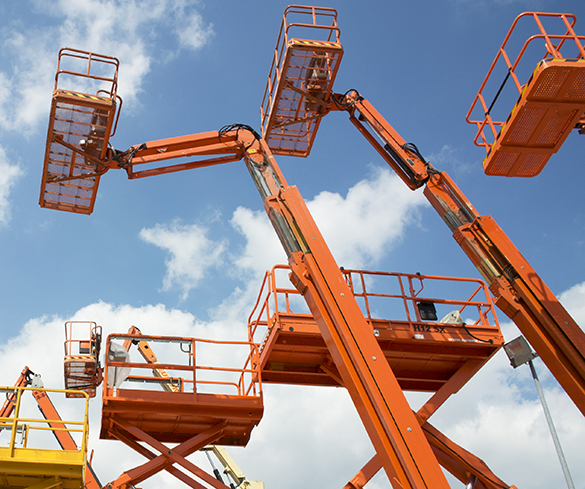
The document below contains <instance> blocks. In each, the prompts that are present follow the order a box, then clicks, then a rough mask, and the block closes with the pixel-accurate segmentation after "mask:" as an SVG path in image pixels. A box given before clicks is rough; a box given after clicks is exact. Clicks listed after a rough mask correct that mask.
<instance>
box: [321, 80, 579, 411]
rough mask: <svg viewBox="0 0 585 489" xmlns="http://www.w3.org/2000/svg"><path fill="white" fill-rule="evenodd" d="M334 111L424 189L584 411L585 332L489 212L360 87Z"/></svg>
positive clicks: (411, 182) (337, 97) (502, 303)
mask: <svg viewBox="0 0 585 489" xmlns="http://www.w3.org/2000/svg"><path fill="white" fill-rule="evenodd" d="M333 97H334V102H335V103H334V104H332V106H331V108H332V110H335V109H336V110H344V111H346V112H348V113H349V118H350V121H351V122H352V123H353V124H354V125H355V126H356V127H357V129H358V130H359V131H360V132H361V133H362V135H363V136H364V137H365V138H366V139H367V140H368V141H369V142H370V144H372V146H373V147H374V148H375V149H376V150H377V151H378V153H380V155H381V156H382V157H383V158H384V160H386V162H387V163H388V164H389V165H390V166H391V167H392V169H393V170H394V171H395V172H396V173H397V175H398V176H399V177H400V178H401V179H402V180H403V181H404V183H406V185H408V187H409V188H411V189H413V190H414V189H417V188H420V187H423V186H425V189H424V195H425V197H426V198H427V199H428V201H429V202H430V203H431V204H432V206H433V207H434V209H435V210H436V211H437V212H438V214H439V215H440V216H441V218H442V219H443V221H445V224H447V226H448V227H449V229H450V230H451V232H452V233H453V237H454V238H455V241H457V244H459V246H460V247H461V248H462V249H463V251H464V252H465V254H466V255H467V256H468V257H469V259H470V260H471V261H472V262H473V264H474V265H475V267H476V268H477V269H478V270H479V272H480V273H481V274H482V276H483V278H484V279H485V280H486V282H487V283H488V285H489V288H490V290H491V292H492V294H493V295H494V297H495V303H496V305H497V306H498V307H499V308H500V309H501V310H502V311H503V312H504V313H505V314H506V315H507V316H508V317H509V318H510V319H512V320H513V321H514V323H516V325H517V326H518V328H519V329H520V331H521V332H522V334H524V336H525V337H526V338H527V339H528V341H529V342H530V344H531V345H532V346H533V348H534V349H535V350H536V352H537V353H538V355H539V356H540V357H541V358H542V360H543V361H544V363H545V364H546V365H547V367H548V368H549V370H550V371H551V372H552V373H553V375H554V376H555V377H556V379H557V380H558V381H559V383H560V384H561V385H562V386H563V388H564V389H565V391H566V392H567V394H568V395H569V397H571V399H572V400H573V402H574V403H575V404H576V405H577V407H578V408H579V409H580V410H581V412H582V413H583V414H584V415H585V333H583V331H582V330H581V328H580V327H579V325H578V324H577V323H576V322H575V320H574V319H573V318H572V317H571V316H570V314H569V313H568V312H567V311H566V310H565V308H564V307H563V306H562V305H561V303H560V302H559V301H558V299H557V298H556V297H555V295H554V294H553V293H552V292H551V291H550V289H549V288H548V287H547V286H546V284H545V283H544V281H543V280H542V279H541V278H540V277H539V276H538V274H537V273H536V272H535V271H534V269H533V268H532V267H531V266H530V265H529V263H528V262H527V261H526V260H525V259H524V257H523V256H522V255H521V254H520V252H519V251H518V249H517V248H516V247H515V246H514V244H513V243H512V242H511V241H510V239H509V238H508V237H507V236H506V234H505V233H504V232H503V231H502V230H501V229H500V227H499V226H498V225H497V223H496V222H495V221H494V220H493V219H492V217H491V216H482V215H480V214H479V213H478V212H477V211H476V209H475V208H474V207H473V205H472V204H471V203H470V202H469V200H468V199H467V197H465V195H464V194H463V193H462V192H461V190H459V188H458V187H457V186H456V185H455V183H454V182H453V181H452V180H451V178H450V177H449V176H448V175H447V173H446V172H440V171H438V170H436V169H435V168H433V167H432V165H431V164H430V163H429V162H427V161H426V160H425V159H424V158H423V157H422V155H421V154H420V152H419V151H418V149H417V148H416V146H414V145H413V144H409V143H406V142H405V141H404V140H403V139H402V138H401V137H400V135H398V133H397V132H396V131H395V130H394V129H393V128H392V126H390V124H389V123H388V122H387V121H386V120H385V119H384V118H383V117H382V116H381V115H380V114H379V113H378V112H377V111H376V109H374V107H373V106H372V105H371V104H370V103H369V102H368V101H367V100H366V99H364V98H363V97H362V96H361V95H359V93H357V92H356V91H355V90H352V91H350V92H348V93H346V94H345V95H340V94H335V95H333Z"/></svg>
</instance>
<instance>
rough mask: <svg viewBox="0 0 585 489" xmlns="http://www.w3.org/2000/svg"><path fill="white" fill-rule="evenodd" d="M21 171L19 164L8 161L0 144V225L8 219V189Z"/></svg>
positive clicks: (12, 185) (4, 223) (9, 189)
mask: <svg viewBox="0 0 585 489" xmlns="http://www.w3.org/2000/svg"><path fill="white" fill-rule="evenodd" d="M22 173H23V171H22V169H21V168H20V166H18V165H14V164H11V163H10V162H9V161H8V158H7V157H6V153H5V151H4V149H3V148H2V146H0V226H3V225H6V224H8V222H9V221H10V214H11V212H10V200H9V196H10V191H11V190H12V187H14V185H15V183H16V181H17V180H18V178H19V177H20V176H22Z"/></svg>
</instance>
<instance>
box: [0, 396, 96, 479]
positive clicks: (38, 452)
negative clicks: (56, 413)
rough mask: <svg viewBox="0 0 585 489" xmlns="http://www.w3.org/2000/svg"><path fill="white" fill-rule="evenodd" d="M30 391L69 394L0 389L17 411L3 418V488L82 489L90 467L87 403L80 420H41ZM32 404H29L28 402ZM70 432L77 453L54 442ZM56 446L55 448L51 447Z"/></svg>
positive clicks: (0, 425)
mask: <svg viewBox="0 0 585 489" xmlns="http://www.w3.org/2000/svg"><path fill="white" fill-rule="evenodd" d="M27 391H31V393H30V394H34V393H50V394H51V395H52V396H53V397H55V396H57V395H63V394H68V392H67V391H64V390H54V389H41V388H32V387H0V392H4V393H6V394H7V395H10V396H13V397H14V399H15V406H14V410H13V412H12V414H11V416H10V417H2V418H0V439H3V441H2V444H1V446H0V487H3V488H6V489H24V488H27V487H39V488H44V487H53V488H57V487H58V488H63V489H79V488H80V487H83V486H84V474H85V470H86V464H87V436H88V417H87V415H88V401H89V398H88V397H87V395H86V394H85V393H83V392H77V393H75V394H76V397H83V398H85V410H84V411H83V410H82V411H80V412H81V413H82V414H80V415H79V417H78V419H74V420H62V419H58V420H55V419H45V418H42V419H39V418H38V410H37V406H36V402H35V401H34V399H33V396H32V395H30V394H28V393H27ZM31 400H32V401H33V402H27V401H31ZM57 431H58V432H63V431H65V432H68V433H69V434H71V435H72V436H73V437H74V438H77V440H78V443H77V445H78V446H79V448H78V449H76V450H63V449H62V448H61V447H59V446H58V444H57V441H56V440H55V439H53V436H52V434H55V432H57ZM52 445H55V448H48V447H51V446H52Z"/></svg>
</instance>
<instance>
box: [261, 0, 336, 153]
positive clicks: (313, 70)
mask: <svg viewBox="0 0 585 489" xmlns="http://www.w3.org/2000/svg"><path fill="white" fill-rule="evenodd" d="M304 33H310V39H303V38H301V37H299V36H302V35H303V34H304ZM293 34H294V36H295V37H293ZM342 55H343V48H342V46H341V44H340V42H339V28H338V27H337V12H336V11H335V10H334V9H330V8H322V7H304V6H299V5H291V6H289V7H287V8H286V10H285V11H284V16H283V19H282V24H281V27H280V33H279V35H278V41H277V43H276V48H275V50H274V57H273V59H272V66H271V67H270V73H269V75H268V82H267V84H266V89H265V91H264V96H263V99H262V104H261V107H260V112H261V118H262V133H263V135H264V139H266V141H267V142H268V146H269V148H270V150H271V151H272V152H273V153H274V154H277V155H288V156H307V155H308V154H309V152H310V151H311V146H312V145H313V139H314V138H315V134H316V132H317V129H318V127H319V124H320V122H321V117H323V116H324V115H325V114H326V113H327V112H328V110H326V108H327V106H328V105H329V104H328V102H329V95H330V93H331V87H332V86H333V82H334V80H335V76H336V75H337V69H338V67H339V62H340V61H341V57H342Z"/></svg>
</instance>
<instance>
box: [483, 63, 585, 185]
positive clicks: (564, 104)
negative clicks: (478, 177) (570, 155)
mask: <svg viewBox="0 0 585 489" xmlns="http://www.w3.org/2000/svg"><path fill="white" fill-rule="evenodd" d="M584 114H585V61H583V60H564V59H554V60H545V61H542V62H541V63H540V64H539V65H538V67H537V68H536V70H535V72H534V74H533V76H532V78H531V80H530V81H529V82H528V84H527V85H526V88H525V89H524V91H523V93H522V95H521V97H520V100H519V101H518V103H517V104H516V107H515V108H514V110H513V111H512V113H511V114H510V117H509V118H508V121H507V122H506V124H505V125H504V126H503V127H502V129H501V131H500V133H499V134H498V137H497V138H496V140H495V141H494V143H493V144H492V147H491V151H490V152H489V153H488V155H487V156H486V158H485V160H484V170H485V172H486V173H487V174H488V175H502V176H520V177H532V176H535V175H538V174H539V173H540V172H541V171H542V169H543V168H544V166H545V165H546V163H547V162H548V160H549V159H550V157H551V156H552V155H553V154H554V153H556V152H557V151H558V149H559V148H560V146H561V145H562V144H563V142H564V141H565V139H566V138H567V136H568V135H569V133H570V132H571V130H572V129H573V128H574V127H575V125H576V124H577V122H578V121H579V120H580V119H581V117H583V115H584Z"/></svg>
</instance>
